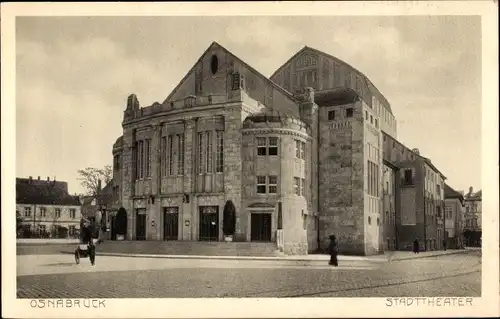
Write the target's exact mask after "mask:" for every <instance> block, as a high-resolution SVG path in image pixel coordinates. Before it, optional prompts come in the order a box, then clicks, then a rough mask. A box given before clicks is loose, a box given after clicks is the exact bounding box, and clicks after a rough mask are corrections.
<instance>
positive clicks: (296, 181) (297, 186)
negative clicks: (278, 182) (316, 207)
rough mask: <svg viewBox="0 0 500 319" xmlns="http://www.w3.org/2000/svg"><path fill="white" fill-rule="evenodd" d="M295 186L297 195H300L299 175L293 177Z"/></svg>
mask: <svg viewBox="0 0 500 319" xmlns="http://www.w3.org/2000/svg"><path fill="white" fill-rule="evenodd" d="M293 188H294V193H295V195H298V196H300V178H298V177H294V178H293Z"/></svg>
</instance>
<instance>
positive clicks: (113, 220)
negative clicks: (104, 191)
mask: <svg viewBox="0 0 500 319" xmlns="http://www.w3.org/2000/svg"><path fill="white" fill-rule="evenodd" d="M109 224H110V225H109V227H110V231H111V240H116V229H115V227H116V216H111V222H110V223H109Z"/></svg>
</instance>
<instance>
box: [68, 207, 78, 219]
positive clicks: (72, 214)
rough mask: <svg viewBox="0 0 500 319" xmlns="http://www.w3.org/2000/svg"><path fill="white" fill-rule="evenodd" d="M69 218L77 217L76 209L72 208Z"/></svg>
mask: <svg viewBox="0 0 500 319" xmlns="http://www.w3.org/2000/svg"><path fill="white" fill-rule="evenodd" d="M69 218H76V209H74V208H71V209H70V210H69Z"/></svg>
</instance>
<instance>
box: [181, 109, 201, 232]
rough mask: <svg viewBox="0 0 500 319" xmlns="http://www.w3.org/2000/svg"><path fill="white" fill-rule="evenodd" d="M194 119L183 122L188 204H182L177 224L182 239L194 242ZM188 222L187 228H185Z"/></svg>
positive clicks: (185, 180) (185, 190)
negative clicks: (179, 227)
mask: <svg viewBox="0 0 500 319" xmlns="http://www.w3.org/2000/svg"><path fill="white" fill-rule="evenodd" d="M195 138H196V119H195V118H193V119H188V120H186V121H185V122H184V188H183V189H184V193H185V194H187V195H189V203H186V202H184V203H183V204H182V214H181V216H180V219H179V223H182V225H183V226H182V239H183V240H196V238H197V237H196V236H197V233H196V229H197V228H196V226H195V220H196V209H195V206H194V202H195V201H194V196H193V193H194V189H195V188H194V183H195V181H196V179H195V176H196V175H195V174H196V169H195V168H196V166H195V163H196V161H195V159H196V157H195V156H196V143H195ZM186 221H189V226H186V223H185V222H186Z"/></svg>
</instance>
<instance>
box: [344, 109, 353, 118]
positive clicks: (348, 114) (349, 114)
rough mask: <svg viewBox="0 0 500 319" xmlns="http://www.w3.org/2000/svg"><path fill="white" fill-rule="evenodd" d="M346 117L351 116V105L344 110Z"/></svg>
mask: <svg viewBox="0 0 500 319" xmlns="http://www.w3.org/2000/svg"><path fill="white" fill-rule="evenodd" d="M345 115H346V117H352V116H353V115H354V109H353V108H352V107H350V108H348V109H346V110H345Z"/></svg>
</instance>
